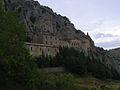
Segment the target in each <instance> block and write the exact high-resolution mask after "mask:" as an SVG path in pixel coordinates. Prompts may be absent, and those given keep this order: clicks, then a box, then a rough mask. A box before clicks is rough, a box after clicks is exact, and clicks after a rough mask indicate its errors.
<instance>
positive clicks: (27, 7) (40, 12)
mask: <svg viewBox="0 0 120 90" xmlns="http://www.w3.org/2000/svg"><path fill="white" fill-rule="evenodd" d="M3 2H4V3H5V9H6V11H8V10H16V11H17V12H18V13H19V17H20V20H21V21H24V23H25V25H26V34H27V35H28V36H29V38H30V39H29V42H33V43H43V42H42V38H43V37H41V36H42V35H43V34H48V35H52V36H56V37H57V38H59V39H60V40H64V41H67V40H82V42H83V43H82V45H81V47H82V48H83V50H81V51H85V52H87V54H88V55H89V56H90V57H91V58H93V57H94V58H95V59H97V60H100V61H102V62H103V63H105V64H106V65H108V64H109V63H110V65H111V66H112V67H116V65H115V62H114V60H111V59H110V58H109V56H105V54H104V53H106V51H104V50H103V49H100V48H97V47H95V46H94V42H93V41H92V39H91V38H90V36H89V35H88V34H87V35H85V34H84V33H83V32H82V31H80V30H76V29H75V27H74V25H73V24H72V23H71V22H70V21H69V19H68V18H67V17H64V16H61V15H58V14H56V13H54V12H53V11H52V9H50V8H49V7H45V6H42V5H40V4H39V3H38V2H37V1H33V0H3ZM85 42H87V43H86V44H84V43H85ZM86 48H87V49H86Z"/></svg>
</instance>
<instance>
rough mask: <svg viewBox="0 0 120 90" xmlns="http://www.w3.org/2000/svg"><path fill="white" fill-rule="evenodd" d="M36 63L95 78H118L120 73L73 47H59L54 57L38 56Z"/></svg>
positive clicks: (40, 65)
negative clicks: (61, 67)
mask: <svg viewBox="0 0 120 90" xmlns="http://www.w3.org/2000/svg"><path fill="white" fill-rule="evenodd" d="M37 64H38V66H39V67H40V68H42V67H59V66H63V67H65V68H66V69H67V70H68V71H69V72H71V73H76V74H78V75H80V76H85V75H92V76H94V77H96V78H99V79H102V80H106V79H119V78H120V75H119V73H118V71H116V69H113V68H111V69H110V68H108V67H107V66H105V65H104V64H103V63H102V62H101V61H99V60H95V59H94V58H93V59H90V58H89V57H87V56H85V55H84V53H82V52H79V51H77V50H75V49H74V48H61V47H60V49H59V53H57V55H56V57H55V58H52V57H48V56H47V57H45V56H44V55H43V56H41V57H40V58H38V60H37Z"/></svg>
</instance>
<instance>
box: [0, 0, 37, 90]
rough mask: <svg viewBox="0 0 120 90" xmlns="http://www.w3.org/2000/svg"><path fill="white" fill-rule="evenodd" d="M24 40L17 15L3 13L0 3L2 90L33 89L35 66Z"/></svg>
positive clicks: (0, 75) (23, 31) (0, 85)
mask: <svg viewBox="0 0 120 90" xmlns="http://www.w3.org/2000/svg"><path fill="white" fill-rule="evenodd" d="M25 40H26V35H25V26H24V24H23V23H21V22H19V19H18V15H17V13H16V12H14V11H8V12H5V11H4V8H3V5H2V3H1V1H0V89H2V90H4V89H5V90H8V89H9V90H17V89H18V90H26V88H29V87H30V86H32V88H29V90H33V88H35V85H34V84H35V79H36V76H35V75H36V74H35V73H36V70H37V69H36V64H35V62H34V58H33V57H31V56H30V55H29V51H28V50H27V49H26V48H25V45H24V41H25ZM33 82H34V83H33ZM18 87H19V88H18ZM34 90H35V89H34Z"/></svg>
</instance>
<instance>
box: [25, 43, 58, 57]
mask: <svg viewBox="0 0 120 90" xmlns="http://www.w3.org/2000/svg"><path fill="white" fill-rule="evenodd" d="M25 44H26V47H27V48H28V49H29V51H30V55H32V56H36V57H39V56H41V55H43V54H44V55H45V56H47V55H48V56H55V55H56V53H57V52H59V48H58V47H55V46H54V47H53V46H52V45H46V44H38V43H28V42H26V43H25Z"/></svg>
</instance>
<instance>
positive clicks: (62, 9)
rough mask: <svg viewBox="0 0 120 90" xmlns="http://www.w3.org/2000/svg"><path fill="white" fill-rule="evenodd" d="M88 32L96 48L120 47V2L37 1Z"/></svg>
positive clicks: (85, 0)
mask: <svg viewBox="0 0 120 90" xmlns="http://www.w3.org/2000/svg"><path fill="white" fill-rule="evenodd" d="M37 1H39V2H40V4H41V5H45V6H48V7H50V8H52V9H53V11H54V12H56V13H57V14H61V15H62V16H66V17H68V18H69V20H70V21H71V22H72V23H73V24H74V25H75V28H76V29H79V30H82V31H83V32H85V34H86V33H87V32H88V33H89V35H90V36H91V38H92V39H93V41H94V42H95V45H96V46H99V47H103V48H104V49H112V48H117V47H120V0H37Z"/></svg>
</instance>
